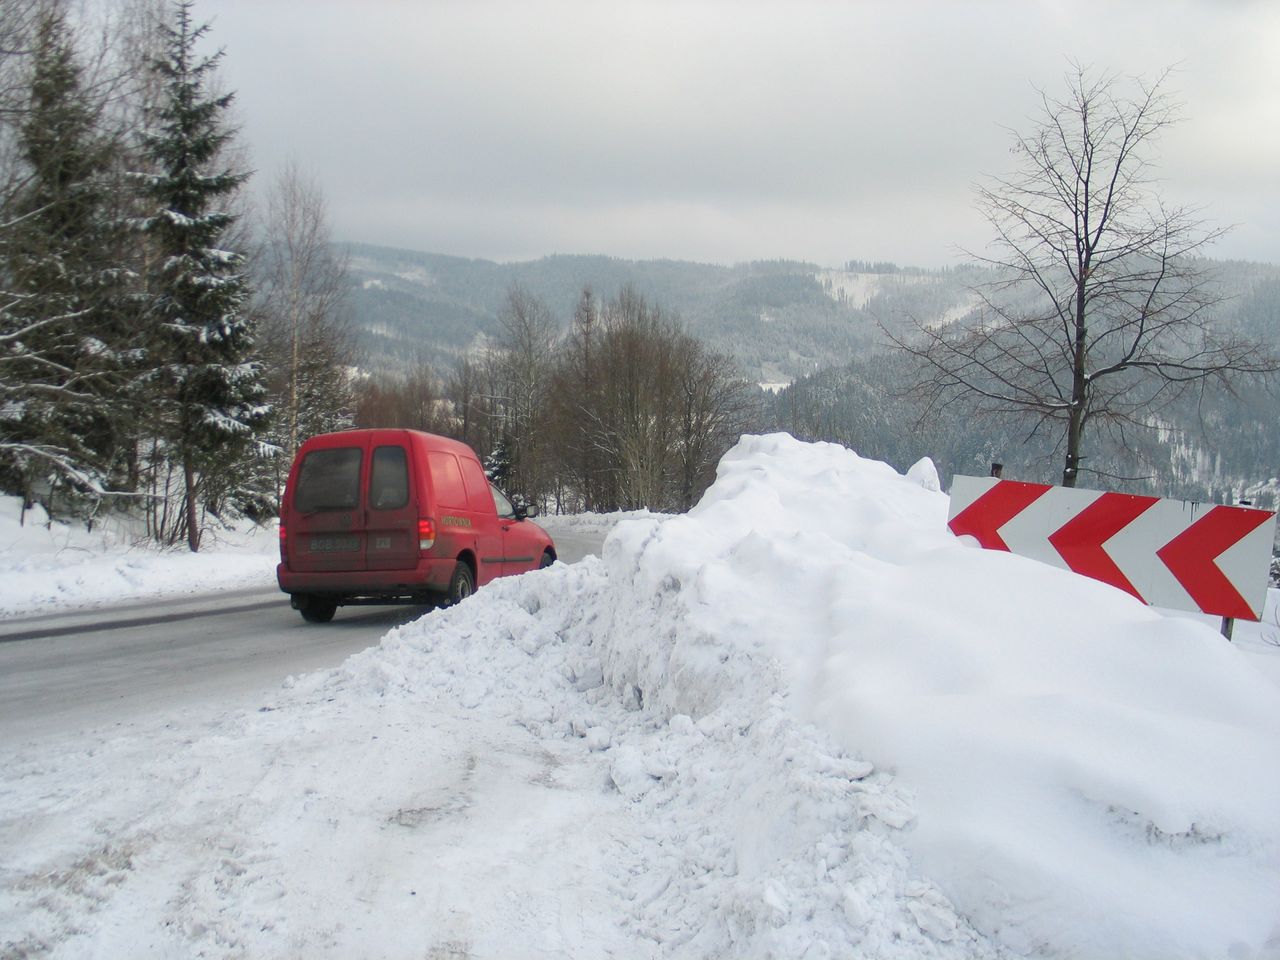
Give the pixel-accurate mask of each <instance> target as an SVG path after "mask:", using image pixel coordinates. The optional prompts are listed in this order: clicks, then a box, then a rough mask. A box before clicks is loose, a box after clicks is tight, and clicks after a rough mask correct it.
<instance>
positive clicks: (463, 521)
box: [440, 517, 471, 527]
mask: <svg viewBox="0 0 1280 960" xmlns="http://www.w3.org/2000/svg"><path fill="white" fill-rule="evenodd" d="M440 525H441V526H445V527H469V526H471V518H470V517H441V518H440Z"/></svg>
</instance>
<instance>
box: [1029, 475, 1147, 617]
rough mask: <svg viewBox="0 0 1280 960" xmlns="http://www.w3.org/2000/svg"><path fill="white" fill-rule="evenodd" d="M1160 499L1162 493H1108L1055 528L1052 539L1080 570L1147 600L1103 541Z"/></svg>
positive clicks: (1069, 560)
mask: <svg viewBox="0 0 1280 960" xmlns="http://www.w3.org/2000/svg"><path fill="white" fill-rule="evenodd" d="M1158 501H1159V498H1158V497H1140V496H1137V495H1135V494H1129V493H1104V494H1103V495H1102V496H1100V497H1098V499H1097V500H1095V501H1093V503H1091V504H1089V506H1087V507H1085V508H1084V509H1083V510H1081V511H1080V512H1079V513H1078V514H1076V516H1074V517H1073V518H1071V519H1070V520H1068V521H1067V522H1066V523H1064V524H1063V525H1062V526H1061V527H1059V528H1058V529H1057V530H1055V531H1054V532H1053V533H1052V534H1051V535H1050V536H1049V542H1050V543H1051V544H1053V549H1055V550H1057V551H1058V554H1059V555H1060V556H1061V557H1062V559H1063V560H1065V561H1066V563H1067V566H1068V567H1070V568H1071V569H1072V570H1074V571H1075V572H1076V573H1082V574H1084V575H1085V576H1086V577H1092V578H1093V579H1094V580H1101V581H1102V582H1103V583H1109V584H1111V585H1112V586H1113V587H1119V588H1120V589H1121V590H1124V591H1126V592H1127V593H1131V594H1133V595H1134V596H1135V597H1137V598H1138V599H1139V600H1141V601H1142V602H1143V603H1146V598H1145V597H1143V595H1142V594H1140V593H1139V592H1138V590H1137V588H1136V587H1134V585H1133V584H1132V583H1130V582H1129V578H1128V577H1126V576H1125V575H1124V573H1123V572H1122V571H1121V570H1120V568H1119V567H1118V566H1116V562H1115V561H1114V560H1112V559H1111V556H1110V554H1108V553H1107V551H1106V550H1104V549H1102V545H1103V544H1104V543H1106V542H1107V541H1108V540H1110V539H1111V538H1112V537H1114V536H1115V535H1116V534H1117V533H1119V532H1120V531H1121V530H1123V529H1124V528H1125V527H1127V526H1128V525H1129V524H1131V523H1132V522H1133V521H1134V520H1136V519H1138V517H1140V516H1142V514H1144V513H1145V512H1146V511H1147V510H1149V509H1150V508H1151V506H1152V504H1154V503H1157V502H1158Z"/></svg>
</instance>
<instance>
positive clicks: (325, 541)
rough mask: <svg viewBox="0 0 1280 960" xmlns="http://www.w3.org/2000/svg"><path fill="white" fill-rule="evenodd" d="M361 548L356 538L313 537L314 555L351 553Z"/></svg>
mask: <svg viewBox="0 0 1280 960" xmlns="http://www.w3.org/2000/svg"><path fill="white" fill-rule="evenodd" d="M359 546H360V541H359V540H357V539H356V538H355V537H312V538H311V552H312V553H350V552H351V551H353V550H355V549H357V548H358V547H359Z"/></svg>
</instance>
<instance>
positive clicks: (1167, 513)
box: [948, 476, 1276, 620]
mask: <svg viewBox="0 0 1280 960" xmlns="http://www.w3.org/2000/svg"><path fill="white" fill-rule="evenodd" d="M1275 517H1276V515H1275V512H1274V511H1271V510H1254V509H1252V508H1249V507H1224V506H1217V505H1215V504H1212V503H1195V502H1193V501H1190V500H1162V499H1160V498H1158V497H1143V496H1137V495H1135V494H1129V493H1101V492H1099V491H1097V490H1080V489H1076V488H1070V487H1054V486H1049V485H1048V484H1042V483H1022V482H1020V481H1017V480H997V479H995V478H994V477H961V476H958V477H956V478H955V479H954V481H953V482H952V486H951V512H950V518H949V522H948V526H949V527H950V528H951V531H952V533H955V534H956V535H957V536H962V535H965V534H968V535H969V536H972V537H974V538H976V539H977V541H978V543H979V544H981V545H982V546H984V547H986V548H987V549H989V550H1008V551H1010V552H1012V553H1016V554H1019V555H1021V556H1024V557H1031V558H1033V559H1036V560H1042V561H1044V562H1045V563H1051V564H1053V565H1054V566H1056V567H1063V568H1065V569H1067V570H1074V571H1075V572H1076V573H1080V574H1084V575H1085V576H1086V577H1093V579H1095V580H1101V581H1102V582H1103V583H1109V584H1111V585H1112V586H1113V587H1119V588H1120V589H1121V590H1126V591H1128V592H1129V593H1131V594H1133V595H1134V596H1135V597H1137V598H1138V599H1139V600H1142V601H1143V602H1145V603H1149V604H1153V605H1155V606H1160V607H1172V608H1174V609H1178V610H1194V611H1200V612H1202V613H1209V614H1213V615H1215V616H1221V617H1233V618H1236V619H1240V620H1259V619H1261V617H1262V605H1263V603H1264V601H1265V600H1266V598H1267V572H1268V570H1269V568H1270V564H1271V544H1272V539H1273V537H1274V535H1275Z"/></svg>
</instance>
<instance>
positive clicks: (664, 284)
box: [343, 244, 977, 384]
mask: <svg viewBox="0 0 1280 960" xmlns="http://www.w3.org/2000/svg"><path fill="white" fill-rule="evenodd" d="M343 248H344V249H345V250H346V251H347V253H348V256H349V263H350V274H351V278H352V287H353V289H352V294H351V306H352V311H353V314H354V317H355V321H356V327H357V330H358V335H359V339H360V342H361V345H362V347H363V348H364V350H365V352H366V357H367V360H366V362H367V363H368V365H370V366H372V367H375V368H376V367H389V368H393V369H394V368H397V367H399V366H402V365H403V364H405V363H407V362H414V361H416V360H419V359H421V360H422V361H425V362H427V363H430V364H431V365H433V366H439V367H444V366H447V365H449V364H451V363H452V362H453V360H455V359H456V358H457V357H459V356H462V355H463V354H465V353H466V352H467V351H468V350H469V349H471V348H473V347H475V346H476V345H477V338H478V337H480V338H483V337H492V336H495V335H497V333H498V331H499V324H498V312H499V310H500V309H501V307H502V303H503V300H504V299H505V297H506V295H507V292H508V291H509V290H510V289H511V288H512V287H513V286H515V285H519V286H522V287H524V288H525V289H527V290H528V291H529V292H530V293H532V294H534V295H535V296H537V297H539V298H540V299H542V300H543V301H544V302H545V303H546V304H547V305H548V306H549V307H550V308H551V310H552V311H553V312H554V313H555V314H556V315H557V316H560V317H561V318H563V320H564V322H565V323H566V325H567V323H568V320H569V318H570V317H571V316H572V315H573V309H574V307H575V305H576V304H577V301H578V298H579V295H580V294H581V291H582V289H583V287H584V285H589V286H590V287H591V288H592V290H593V291H594V293H595V295H596V296H597V297H599V298H603V299H608V298H611V297H613V296H615V295H616V294H617V293H618V291H619V290H620V289H621V288H622V287H623V286H626V285H631V286H633V287H634V288H635V289H636V290H637V291H638V292H640V293H641V294H642V295H643V296H644V297H645V298H646V299H647V300H648V301H649V302H650V303H651V304H655V305H657V306H659V307H661V308H662V309H663V311H665V312H667V313H674V314H677V315H679V316H680V318H681V319H682V320H683V321H684V323H685V325H686V326H687V327H688V329H689V331H690V332H691V333H693V334H694V335H695V336H698V337H699V338H701V339H703V340H704V341H706V342H707V343H709V344H710V345H712V346H713V347H715V348H717V349H719V350H722V351H724V352H726V353H729V354H731V355H732V356H734V357H735V358H736V359H737V361H738V362H739V364H740V365H741V366H742V368H743V371H744V372H745V373H746V374H747V376H749V377H750V378H752V379H754V380H757V381H759V382H761V383H775V384H776V383H787V382H790V381H792V380H793V379H795V378H796V377H797V376H801V375H804V374H806V373H811V372H813V371H814V370H817V369H821V368H823V367H827V366H830V365H832V364H838V363H841V362H843V361H844V360H846V359H848V358H850V357H852V356H853V355H855V354H856V353H858V352H860V351H862V350H865V349H866V348H868V347H869V346H871V345H872V344H873V343H874V342H875V341H876V340H877V339H878V328H877V320H883V321H886V322H893V320H894V318H895V317H899V316H905V315H908V314H909V315H913V316H925V317H930V318H932V317H940V316H945V315H947V314H948V313H955V312H956V311H960V312H963V311H964V310H965V309H967V308H968V306H971V297H970V295H969V294H968V292H967V290H966V285H967V283H969V282H970V281H972V280H973V279H974V277H973V272H974V271H975V270H976V269H977V268H960V269H956V270H939V271H925V270H904V269H901V268H897V267H893V266H892V265H886V264H876V265H869V264H868V265H861V264H850V265H849V266H850V268H851V269H845V270H831V269H827V268H824V267H820V266H817V265H815V264H809V263H803V262H799V261H765V262H755V263H748V264H740V265H736V266H732V267H726V266H718V265H714V264H701V263H691V262H687V261H678V260H639V261H637V260H620V259H616V258H612V257H605V256H577V255H574V256H568V255H554V256H548V257H543V258H542V259H539V260H533V261H527V262H520V263H509V264H500V263H495V262H492V261H488V260H468V259H464V258H460V257H450V256H444V255H440V254H431V253H421V252H416V251H410V250H399V249H394V248H391V247H379V246H372V245H368V244H346V245H343Z"/></svg>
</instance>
